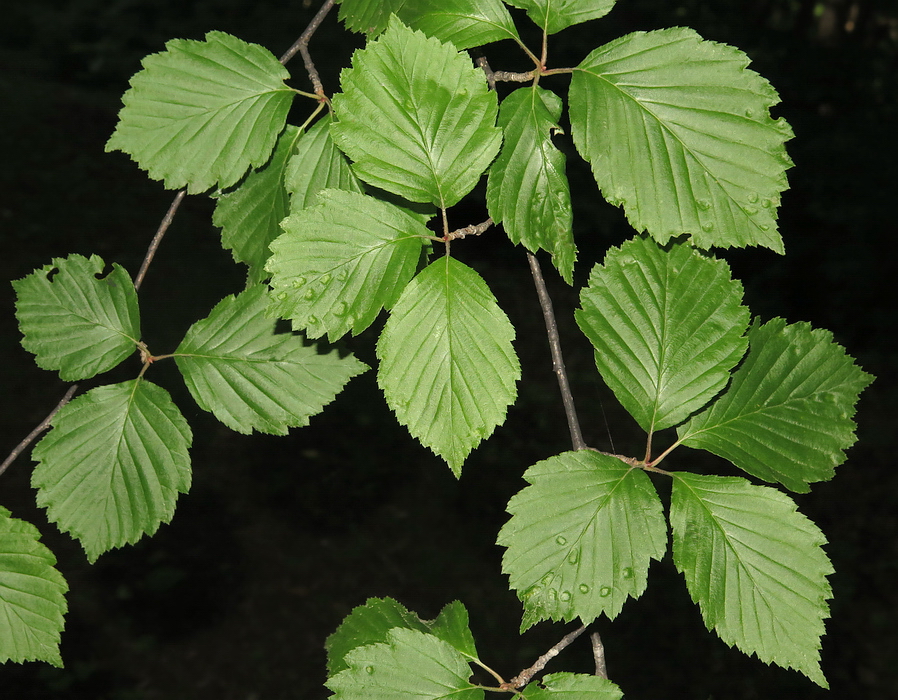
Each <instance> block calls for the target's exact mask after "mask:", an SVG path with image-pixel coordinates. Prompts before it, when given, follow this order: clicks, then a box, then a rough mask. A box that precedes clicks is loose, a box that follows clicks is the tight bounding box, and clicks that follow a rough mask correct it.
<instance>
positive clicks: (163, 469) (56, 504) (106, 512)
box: [31, 379, 191, 562]
mask: <svg viewBox="0 0 898 700" xmlns="http://www.w3.org/2000/svg"><path fill="white" fill-rule="evenodd" d="M52 426H53V430H51V431H50V432H49V433H48V434H47V435H46V436H45V437H44V438H43V439H42V440H41V441H40V442H39V443H38V444H37V446H36V447H35V448H34V451H33V452H32V457H33V458H34V460H35V461H37V462H39V463H40V464H38V465H37V466H36V467H35V469H34V472H33V473H32V476H31V485H32V486H34V487H35V488H36V489H38V493H37V504H38V505H39V506H41V507H45V508H47V515H48V517H49V519H50V520H51V521H52V522H55V523H56V524H57V525H59V529H60V530H62V531H63V532H69V533H71V534H72V536H73V537H75V538H77V539H78V540H80V542H81V546H82V547H84V551H85V553H86V554H87V558H88V559H89V560H90V561H91V562H93V561H96V559H97V557H99V556H100V555H101V554H102V553H103V552H105V551H108V550H110V549H112V548H113V547H121V546H122V545H124V544H128V543H133V542H136V541H137V540H139V539H140V538H141V537H142V536H143V535H144V534H148V535H152V534H153V533H154V532H156V530H157V529H158V528H159V525H160V523H167V522H169V521H170V520H171V518H172V515H174V512H175V501H176V500H177V498H178V492H181V493H186V492H187V489H188V488H190V458H189V456H188V454H187V451H188V448H189V447H190V441H191V432H190V427H189V426H188V425H187V421H185V420H184V417H183V416H182V415H181V412H180V411H178V408H177V406H175V404H174V403H172V400H171V397H170V396H169V395H168V392H167V391H165V389H162V388H161V387H158V386H156V385H155V384H151V383H150V382H147V381H146V380H143V379H137V380H131V381H128V382H123V383H121V384H113V385H110V386H101V387H98V388H96V389H92V390H90V391H89V392H87V393H86V394H84V395H82V396H79V397H78V398H77V399H75V400H74V401H71V402H70V403H68V404H66V405H65V406H63V408H62V409H61V410H60V411H59V413H57V414H56V416H55V417H54V418H53V421H52Z"/></svg>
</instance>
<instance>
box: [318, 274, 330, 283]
mask: <svg viewBox="0 0 898 700" xmlns="http://www.w3.org/2000/svg"><path fill="white" fill-rule="evenodd" d="M318 281H319V282H321V284H330V281H331V276H330V275H329V274H328V273H324V274H323V275H321V279H319V280H318Z"/></svg>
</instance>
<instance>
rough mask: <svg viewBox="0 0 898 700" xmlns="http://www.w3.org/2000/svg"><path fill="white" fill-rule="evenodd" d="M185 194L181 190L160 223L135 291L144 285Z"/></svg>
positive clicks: (139, 274)
mask: <svg viewBox="0 0 898 700" xmlns="http://www.w3.org/2000/svg"><path fill="white" fill-rule="evenodd" d="M185 194H187V190H181V191H180V192H178V194H176V195H175V198H174V199H173V200H172V203H171V205H170V206H169V207H168V211H167V212H165V216H163V217H162V221H160V222H159V228H158V229H157V230H156V235H155V236H153V240H152V241H150V247H149V248H147V254H146V255H145V256H144V258H143V264H142V265H141V266H140V272H138V273H137V277H136V278H135V280H134V289H140V285H142V284H143V278H144V277H146V275H147V268H149V266H150V263H151V262H153V257H154V256H155V255H156V250H157V249H158V248H159V244H160V243H161V242H162V237H163V236H164V235H165V232H166V231H168V227H169V226H171V222H172V220H173V219H174V218H175V214H176V213H177V212H178V207H179V206H181V202H182V201H184V195H185Z"/></svg>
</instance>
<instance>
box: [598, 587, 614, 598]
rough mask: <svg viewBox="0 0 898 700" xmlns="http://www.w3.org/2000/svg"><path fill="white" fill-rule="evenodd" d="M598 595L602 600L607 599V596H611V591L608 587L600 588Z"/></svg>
mask: <svg viewBox="0 0 898 700" xmlns="http://www.w3.org/2000/svg"><path fill="white" fill-rule="evenodd" d="M599 595H600V596H602V597H603V598H607V597H608V596H610V595H611V589H610V588H609V587H608V586H602V587H601V588H600V589H599Z"/></svg>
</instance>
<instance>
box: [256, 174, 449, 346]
mask: <svg viewBox="0 0 898 700" xmlns="http://www.w3.org/2000/svg"><path fill="white" fill-rule="evenodd" d="M282 227H283V229H284V234H283V235H282V236H280V237H278V238H276V239H275V240H274V242H273V243H272V244H271V251H272V256H271V259H270V260H269V261H268V265H267V269H268V271H269V272H271V273H272V274H271V302H272V303H271V309H272V311H273V312H274V313H276V314H278V315H280V316H281V317H282V318H288V319H290V320H291V322H292V324H293V328H294V329H296V330H299V329H305V331H306V333H307V335H308V336H309V337H311V338H318V337H321V336H322V335H324V334H325V333H327V335H328V338H330V339H331V340H336V339H337V338H339V337H341V336H342V335H344V334H346V333H348V332H349V331H350V330H351V331H352V332H353V334H355V335H358V334H359V333H361V332H362V331H363V330H365V329H366V328H367V327H368V326H370V325H371V323H372V322H373V321H374V319H375V318H376V317H377V314H378V313H380V310H381V309H382V308H390V307H392V306H393V304H394V303H395V302H396V300H397V299H398V298H399V295H400V294H401V293H402V290H403V289H404V288H405V285H406V284H407V283H408V281H409V280H410V279H411V278H412V276H413V275H414V274H415V268H416V267H417V265H418V261H419V259H420V258H421V248H422V244H423V242H424V240H425V239H426V238H429V237H430V236H432V232H431V231H430V229H428V228H427V227H426V226H424V224H423V223H421V221H420V219H418V218H416V217H414V216H412V215H410V214H407V213H406V212H404V211H402V210H401V209H399V208H398V207H395V206H393V205H391V204H387V203H386V202H382V201H380V200H377V199H375V198H374V197H369V196H367V195H363V194H358V193H356V192H347V191H343V190H324V191H322V192H320V193H319V195H318V200H317V204H316V205H315V206H312V207H309V208H307V209H301V210H299V211H297V212H295V213H293V214H291V215H290V216H289V217H287V218H286V219H285V220H284V221H283V223H282Z"/></svg>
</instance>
